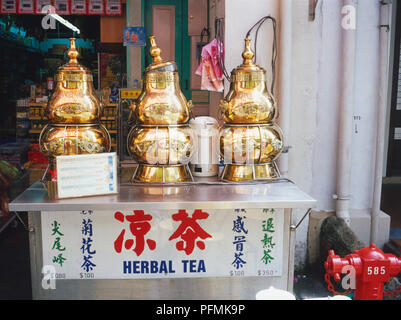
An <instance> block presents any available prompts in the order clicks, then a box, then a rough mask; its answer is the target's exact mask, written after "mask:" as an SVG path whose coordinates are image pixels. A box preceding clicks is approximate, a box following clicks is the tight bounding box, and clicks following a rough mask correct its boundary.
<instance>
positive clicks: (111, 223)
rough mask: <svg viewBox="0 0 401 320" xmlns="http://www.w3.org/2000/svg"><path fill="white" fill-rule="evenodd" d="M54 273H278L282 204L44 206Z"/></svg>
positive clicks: (46, 258)
mask: <svg viewBox="0 0 401 320" xmlns="http://www.w3.org/2000/svg"><path fill="white" fill-rule="evenodd" d="M41 218H42V222H41V226H42V246H43V247H42V248H43V266H51V267H52V268H54V270H55V274H54V275H53V276H54V278H55V279H147V278H194V277H250V276H272V277H279V276H282V268H283V261H282V260H283V238H284V236H283V235H284V209H236V210H223V209H212V210H189V209H188V210H186V209H184V208H183V209H182V210H131V211H115V212H114V211H113V212H110V211H92V210H87V211H81V212H76V211H74V212H64V211H62V212H42V213H41Z"/></svg>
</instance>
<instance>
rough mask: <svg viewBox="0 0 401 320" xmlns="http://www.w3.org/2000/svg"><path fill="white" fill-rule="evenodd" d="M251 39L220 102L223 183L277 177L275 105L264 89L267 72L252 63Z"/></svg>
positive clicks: (278, 144) (278, 132) (278, 134)
mask: <svg viewBox="0 0 401 320" xmlns="http://www.w3.org/2000/svg"><path fill="white" fill-rule="evenodd" d="M250 42H251V40H250V39H249V38H246V39H245V50H244V52H243V53H242V58H243V63H242V64H241V65H240V66H238V67H237V68H235V69H234V70H233V71H232V72H231V79H230V90H229V92H228V94H227V95H226V97H225V98H224V100H222V101H221V102H220V111H221V114H222V116H223V119H224V122H225V123H224V125H223V127H222V128H221V130H220V154H221V157H222V158H223V159H224V169H223V171H222V174H221V178H222V180H227V181H232V182H241V181H249V180H264V179H273V178H277V177H279V171H278V168H277V166H276V163H275V160H276V159H277V158H278V157H279V155H280V154H281V152H282V149H283V142H282V141H283V138H282V132H281V129H280V128H279V127H278V126H277V125H276V124H275V123H274V121H275V119H276V117H277V106H276V102H275V100H274V97H273V96H272V94H271V93H270V92H269V90H268V89H267V86H266V71H265V70H264V69H263V68H261V67H260V66H258V65H256V64H255V63H254V62H253V57H254V53H253V52H252V50H251V47H250Z"/></svg>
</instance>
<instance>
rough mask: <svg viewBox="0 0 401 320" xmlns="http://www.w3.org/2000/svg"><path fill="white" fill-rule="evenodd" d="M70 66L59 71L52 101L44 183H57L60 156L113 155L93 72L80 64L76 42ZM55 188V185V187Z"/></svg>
mask: <svg viewBox="0 0 401 320" xmlns="http://www.w3.org/2000/svg"><path fill="white" fill-rule="evenodd" d="M67 56H68V58H69V61H68V63H66V64H64V65H63V66H61V67H59V69H58V71H57V74H56V76H55V81H56V86H55V91H54V93H53V94H52V96H51V97H50V98H49V101H48V103H47V108H46V115H47V117H48V119H49V123H48V124H47V125H46V126H45V127H44V128H43V130H42V132H41V134H40V137H39V145H40V150H41V152H42V153H43V154H44V155H45V156H46V157H47V158H48V159H49V166H48V170H47V171H46V173H45V175H44V177H43V180H44V181H45V182H47V185H48V186H49V182H55V181H56V177H57V175H56V171H55V163H56V157H57V156H60V155H79V154H92V153H102V152H109V151H110V135H109V132H108V131H107V129H106V128H105V127H104V126H103V125H102V124H101V123H100V122H99V117H100V114H101V109H102V107H101V103H100V101H99V99H98V98H97V96H96V94H95V91H94V88H93V78H92V74H91V72H90V71H89V70H88V69H87V68H85V67H83V66H82V65H80V64H79V63H78V57H79V53H78V51H77V49H76V46H75V39H74V38H71V39H70V48H69V50H68V52H67ZM51 187H52V188H54V185H53V186H51Z"/></svg>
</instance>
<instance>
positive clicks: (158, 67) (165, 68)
mask: <svg viewBox="0 0 401 320" xmlns="http://www.w3.org/2000/svg"><path fill="white" fill-rule="evenodd" d="M149 41H150V46H151V47H150V55H151V56H152V58H153V62H152V63H151V64H150V65H149V66H148V67H147V68H146V69H145V73H147V72H175V71H177V64H176V63H175V61H165V60H163V59H162V57H161V53H162V50H161V49H160V48H159V47H158V46H157V44H156V40H155V37H154V36H150V37H149Z"/></svg>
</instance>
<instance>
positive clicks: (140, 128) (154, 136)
mask: <svg viewBox="0 0 401 320" xmlns="http://www.w3.org/2000/svg"><path fill="white" fill-rule="evenodd" d="M149 41H150V45H151V48H150V55H151V56H152V58H153V63H152V64H151V65H149V66H148V67H147V68H146V69H145V72H144V80H143V81H144V85H143V89H142V92H141V94H140V95H139V97H138V99H137V101H136V103H135V104H134V105H133V106H132V108H133V110H132V111H133V114H134V115H135V120H136V125H135V126H134V127H133V128H131V130H130V132H129V134H128V137H127V148H128V152H129V154H130V155H131V156H132V157H133V158H134V159H135V160H136V161H137V162H138V167H137V169H136V171H135V173H134V176H133V181H136V182H146V183H152V182H153V183H175V182H188V181H193V177H192V174H191V171H190V170H189V167H188V163H189V161H190V159H191V156H192V154H193V152H194V148H195V141H194V136H193V133H192V129H191V127H190V126H189V123H188V122H189V119H190V112H191V108H192V102H191V101H187V99H186V98H185V96H184V94H183V93H182V91H181V89H180V85H179V77H178V72H177V64H176V63H175V62H174V61H164V60H163V59H162V58H161V49H160V48H159V47H158V46H157V45H156V41H155V38H154V36H150V37H149Z"/></svg>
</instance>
